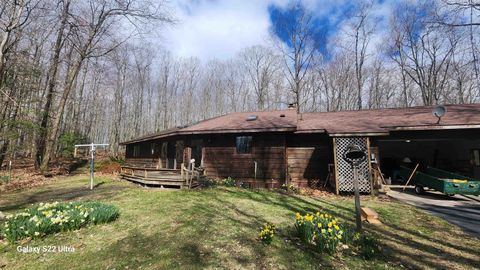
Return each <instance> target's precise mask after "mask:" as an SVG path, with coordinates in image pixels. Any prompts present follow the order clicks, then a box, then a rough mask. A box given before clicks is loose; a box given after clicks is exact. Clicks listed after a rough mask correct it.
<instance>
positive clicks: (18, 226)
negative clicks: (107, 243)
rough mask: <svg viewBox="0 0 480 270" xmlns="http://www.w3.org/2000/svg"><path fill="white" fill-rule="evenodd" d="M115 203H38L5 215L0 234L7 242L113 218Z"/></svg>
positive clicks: (114, 217) (105, 221)
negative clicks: (18, 211)
mask: <svg viewBox="0 0 480 270" xmlns="http://www.w3.org/2000/svg"><path fill="white" fill-rule="evenodd" d="M118 216H119V211H118V209H117V208H116V207H115V206H112V205H108V204H103V203H100V202H69V203H59V202H54V203H46V204H44V203H41V204H40V205H38V206H35V207H32V208H29V209H26V210H25V211H23V212H21V213H18V214H16V215H8V216H7V220H6V221H5V222H4V224H3V225H1V226H0V235H1V236H2V237H4V238H6V239H7V240H8V241H10V242H16V241H17V240H19V239H22V238H27V237H31V238H38V237H42V236H45V235H48V234H53V233H57V232H61V231H71V230H77V229H79V228H81V227H84V226H87V225H89V224H100V223H107V222H111V221H113V220H115V219H117V218H118Z"/></svg>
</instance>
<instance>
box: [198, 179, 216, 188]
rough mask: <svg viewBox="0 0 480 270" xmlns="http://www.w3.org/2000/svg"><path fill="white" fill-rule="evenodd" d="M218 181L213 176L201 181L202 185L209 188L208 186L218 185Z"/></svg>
mask: <svg viewBox="0 0 480 270" xmlns="http://www.w3.org/2000/svg"><path fill="white" fill-rule="evenodd" d="M217 182H218V181H215V179H212V178H206V179H204V180H202V181H201V182H200V184H201V185H202V187H205V188H208V187H215V186H216V185H217Z"/></svg>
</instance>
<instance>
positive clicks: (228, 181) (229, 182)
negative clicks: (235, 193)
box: [222, 176, 235, 187]
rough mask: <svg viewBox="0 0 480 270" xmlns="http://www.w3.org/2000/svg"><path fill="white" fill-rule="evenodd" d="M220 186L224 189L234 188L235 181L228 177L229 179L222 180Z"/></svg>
mask: <svg viewBox="0 0 480 270" xmlns="http://www.w3.org/2000/svg"><path fill="white" fill-rule="evenodd" d="M222 184H223V185H224V186H226V187H234V186H235V179H233V178H232V177H230V176H229V177H227V178H225V179H223V180H222Z"/></svg>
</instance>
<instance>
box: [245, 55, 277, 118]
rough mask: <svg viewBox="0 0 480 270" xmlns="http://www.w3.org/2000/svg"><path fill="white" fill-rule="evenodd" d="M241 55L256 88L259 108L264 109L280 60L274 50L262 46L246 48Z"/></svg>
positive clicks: (253, 86) (252, 84) (254, 88)
mask: <svg viewBox="0 0 480 270" xmlns="http://www.w3.org/2000/svg"><path fill="white" fill-rule="evenodd" d="M240 57H241V59H242V64H243V66H244V68H245V69H246V72H247V74H248V78H249V80H250V82H251V86H252V88H253V90H254V93H255V97H256V105H257V108H258V109H259V110H264V109H265V108H266V102H267V98H268V97H267V96H268V92H269V89H270V88H271V84H272V80H273V78H274V73H275V72H277V71H278V70H279V67H278V60H277V58H276V56H275V55H274V53H273V51H272V50H270V49H268V48H265V47H262V46H254V47H249V48H246V49H244V50H243V51H242V52H241V53H240Z"/></svg>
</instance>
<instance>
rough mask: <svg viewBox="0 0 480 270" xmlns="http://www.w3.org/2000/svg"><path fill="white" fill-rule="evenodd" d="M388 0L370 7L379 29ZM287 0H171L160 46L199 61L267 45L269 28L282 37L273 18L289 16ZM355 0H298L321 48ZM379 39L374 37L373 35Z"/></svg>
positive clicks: (389, 8) (387, 10) (387, 11)
mask: <svg viewBox="0 0 480 270" xmlns="http://www.w3.org/2000/svg"><path fill="white" fill-rule="evenodd" d="M394 2H395V1H394V0H377V1H376V2H375V3H374V5H375V6H374V8H373V9H372V12H373V13H374V15H375V16H376V17H377V18H378V21H379V24H378V27H379V28H380V29H379V33H380V35H381V33H382V32H383V31H384V30H385V26H386V23H387V22H388V16H389V14H390V13H391V11H392V8H393V6H394ZM289 3H290V1H288V0H177V1H176V2H172V5H173V7H174V9H175V12H174V13H175V16H176V17H177V18H178V19H179V22H178V24H177V25H176V26H174V27H171V28H169V29H167V30H166V31H164V33H163V35H162V36H163V39H162V43H163V44H164V47H166V48H167V49H169V50H170V51H172V53H173V54H174V55H177V56H180V57H192V56H193V57H198V58H200V59H202V60H210V59H214V58H217V59H228V58H231V57H233V56H234V55H235V54H236V53H238V52H239V51H240V50H241V49H242V48H245V47H249V46H254V45H265V46H271V43H272V40H271V38H270V33H271V32H273V33H275V34H276V36H277V37H279V38H280V39H282V34H281V31H279V29H278V28H275V27H274V25H275V22H278V20H281V19H283V18H288V17H289V16H291V15H292V13H291V11H289V10H288V6H289ZM355 3H356V1H348V0H301V4H302V5H303V6H304V7H305V9H306V10H308V11H310V12H311V13H312V14H313V19H314V25H315V31H316V33H317V39H318V43H319V44H320V48H321V50H322V52H324V53H327V42H328V41H329V40H330V38H331V37H333V36H334V35H335V34H336V33H337V32H338V31H341V29H342V25H343V24H344V23H345V21H346V20H347V18H348V17H349V16H350V14H351V11H352V10H353V9H354V8H355ZM378 40H380V37H378Z"/></svg>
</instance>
